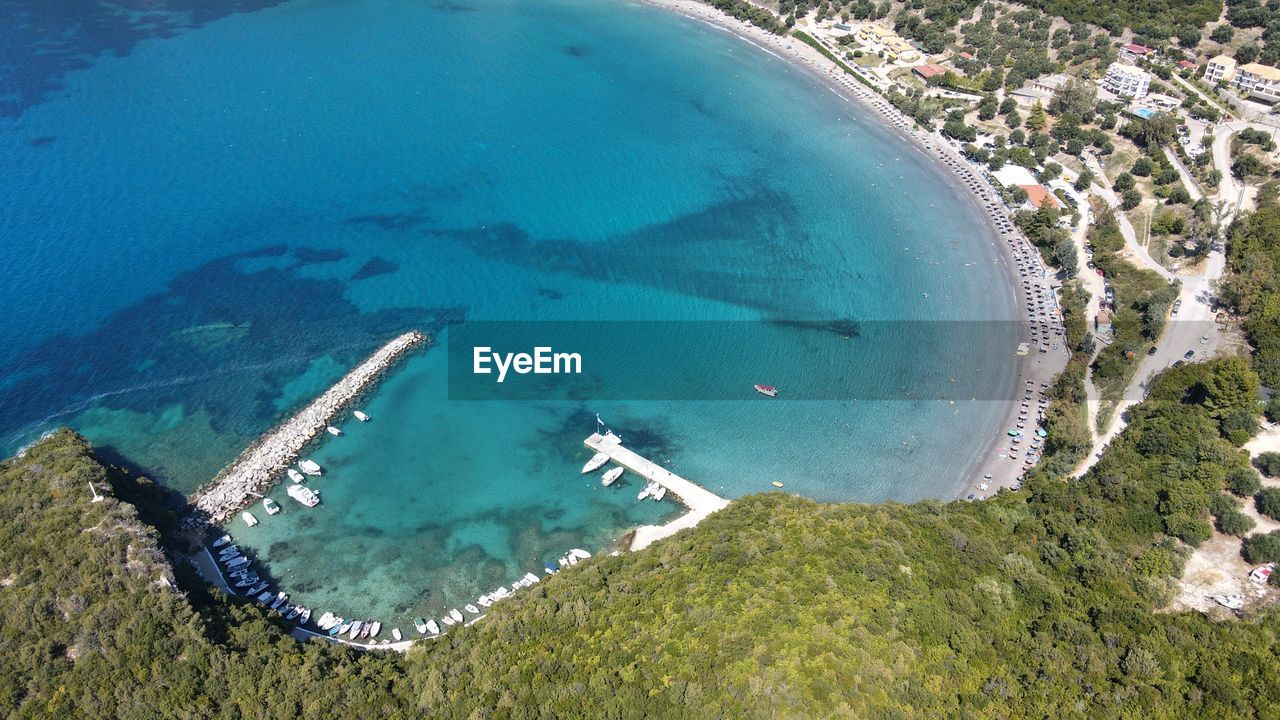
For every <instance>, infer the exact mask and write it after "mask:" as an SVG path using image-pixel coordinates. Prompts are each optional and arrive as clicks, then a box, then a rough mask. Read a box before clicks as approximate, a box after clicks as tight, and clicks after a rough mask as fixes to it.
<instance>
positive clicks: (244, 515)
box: [240, 510, 258, 527]
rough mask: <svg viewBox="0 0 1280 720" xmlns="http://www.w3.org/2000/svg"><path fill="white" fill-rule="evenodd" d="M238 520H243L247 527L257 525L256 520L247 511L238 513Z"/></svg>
mask: <svg viewBox="0 0 1280 720" xmlns="http://www.w3.org/2000/svg"><path fill="white" fill-rule="evenodd" d="M240 519H241V520H243V521H244V524H245V525H248V526H249V527H253V526H254V525H257V524H258V518H256V517H254V516H253V513H251V512H249V511H248V510H245V511H244V512H242V513H240Z"/></svg>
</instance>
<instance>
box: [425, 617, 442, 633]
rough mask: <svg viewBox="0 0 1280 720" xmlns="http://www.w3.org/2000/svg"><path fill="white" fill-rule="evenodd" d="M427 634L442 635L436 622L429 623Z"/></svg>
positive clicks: (429, 621) (430, 621)
mask: <svg viewBox="0 0 1280 720" xmlns="http://www.w3.org/2000/svg"><path fill="white" fill-rule="evenodd" d="M427 632H429V633H431V634H432V635H439V634H440V626H439V625H438V624H436V621H435V620H428V621H427Z"/></svg>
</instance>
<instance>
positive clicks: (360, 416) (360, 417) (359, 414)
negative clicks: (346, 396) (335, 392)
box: [351, 410, 369, 422]
mask: <svg viewBox="0 0 1280 720" xmlns="http://www.w3.org/2000/svg"><path fill="white" fill-rule="evenodd" d="M351 414H352V415H355V416H356V419H357V420H359V421H360V422H369V416H368V415H365V414H364V413H362V412H360V411H359V410H356V411H355V412H353V413H351Z"/></svg>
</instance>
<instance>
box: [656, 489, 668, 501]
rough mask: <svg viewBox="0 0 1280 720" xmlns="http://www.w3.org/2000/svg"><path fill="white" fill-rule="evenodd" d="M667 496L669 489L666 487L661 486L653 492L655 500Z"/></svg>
mask: <svg viewBox="0 0 1280 720" xmlns="http://www.w3.org/2000/svg"><path fill="white" fill-rule="evenodd" d="M666 496H667V489H666V488H665V487H660V488H658V489H657V490H655V491H654V492H653V499H654V500H661V499H662V498H664V497H666Z"/></svg>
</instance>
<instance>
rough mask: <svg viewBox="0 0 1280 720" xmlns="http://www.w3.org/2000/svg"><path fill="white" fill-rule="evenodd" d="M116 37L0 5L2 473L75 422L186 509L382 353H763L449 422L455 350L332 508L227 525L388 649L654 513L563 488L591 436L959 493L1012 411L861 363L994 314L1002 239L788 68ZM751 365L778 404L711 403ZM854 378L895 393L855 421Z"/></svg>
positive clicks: (588, 28) (645, 32) (263, 30)
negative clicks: (412, 344) (634, 347)
mask: <svg viewBox="0 0 1280 720" xmlns="http://www.w3.org/2000/svg"><path fill="white" fill-rule="evenodd" d="M129 8H130V5H129V3H126V4H125V5H123V6H112V8H104V7H101V6H94V7H93V8H81V9H78V10H68V9H66V8H56V9H38V10H31V9H29V8H17V7H16V6H12V5H0V13H4V14H8V15H9V16H10V17H8V18H3V19H6V20H13V22H4V23H0V48H3V49H0V53H2V55H0V67H3V68H5V69H4V70H0V73H4V74H3V75H0V80H2V81H3V84H0V158H2V159H3V163H2V164H0V186H2V187H4V189H5V192H4V193H2V194H0V237H3V238H4V240H3V242H0V262H2V263H3V267H4V268H5V271H6V279H7V282H5V283H3V284H0V307H3V308H4V309H5V312H4V313H3V315H0V329H2V330H3V331H4V333H5V336H6V338H8V339H9V341H8V342H6V343H4V344H2V345H0V368H2V370H0V444H2V445H3V449H4V450H6V451H11V450H13V449H16V448H17V447H20V446H21V445H22V444H23V443H25V442H29V441H30V440H32V439H34V438H35V437H37V436H38V435H39V434H40V433H41V432H43V431H45V430H47V429H49V428H51V427H55V426H58V425H63V424H70V425H72V426H73V427H76V428H77V429H79V430H80V431H82V432H84V433H85V434H86V435H88V436H89V437H90V439H92V440H93V441H94V442H95V443H97V444H98V445H99V446H101V447H103V448H105V450H106V451H107V452H108V453H109V454H118V455H120V456H122V457H124V458H127V459H128V460H129V461H131V462H133V463H135V464H137V465H138V466H140V467H141V468H142V469H143V470H144V471H146V472H147V473H148V474H150V475H152V476H153V477H156V478H158V479H160V480H162V481H163V482H164V483H165V484H166V485H168V486H169V487H171V488H173V489H175V490H176V491H178V492H181V493H189V492H191V491H193V490H194V489H195V488H196V487H198V486H199V485H200V484H201V483H202V482H204V481H205V480H207V479H208V478H209V477H211V476H212V475H213V474H214V473H216V472H217V470H218V469H219V468H220V467H222V466H223V465H224V464H225V463H226V462H228V461H229V460H230V459H232V458H233V457H234V456H235V455H236V453H237V452H238V451H239V450H240V449H241V448H243V447H244V446H245V445H247V444H248V443H249V442H251V440H252V439H253V438H254V437H256V436H257V435H258V434H260V433H261V432H263V431H265V430H266V429H268V428H270V427H271V426H272V425H273V424H275V423H276V422H279V421H280V420H281V419H283V418H284V417H286V416H287V415H288V413H289V412H290V411H292V410H294V409H296V408H297V407H298V406H300V405H301V404H302V403H304V402H306V401H307V400H309V399H310V398H312V397H314V395H316V394H317V393H319V392H321V391H322V390H323V389H324V388H325V387H327V385H328V384H329V383H331V382H332V381H333V380H334V379H336V378H337V377H339V376H340V375H341V374H342V373H343V372H345V371H346V370H347V369H348V368H350V367H351V366H352V365H353V364H354V363H355V362H357V361H358V360H359V359H360V358H361V357H363V356H364V355H365V354H367V353H368V352H370V351H372V350H373V349H374V348H376V347H377V346H378V345H379V344H380V343H382V342H384V341H385V340H387V339H389V338H390V337H392V336H394V335H396V334H398V333H399V332H402V331H404V330H405V329H407V328H411V327H417V328H421V329H425V330H427V331H429V332H432V333H437V334H439V335H440V340H441V343H442V344H444V343H447V342H448V338H449V335H450V334H449V332H448V331H446V330H445V326H446V324H447V323H448V322H451V321H461V320H470V321H477V320H492V321H528V320H542V321H557V320H617V321H631V320H635V321H639V320H644V321H653V320H690V321H739V322H756V323H761V328H762V329H761V332H760V333H758V334H757V335H755V336H753V340H752V342H751V343H750V347H745V346H742V345H739V346H734V344H733V343H732V342H727V341H722V342H712V341H711V340H708V344H707V346H706V347H688V346H687V344H686V345H682V346H681V347H679V348H660V347H655V348H654V351H653V352H649V353H637V354H636V356H635V357H634V358H624V359H622V360H621V361H618V362H616V363H615V364H616V365H617V366H616V367H613V366H611V367H610V368H609V373H610V374H612V375H614V376H617V377H628V376H634V375H637V374H639V373H641V372H646V373H654V372H655V371H658V372H666V373H669V374H670V375H671V376H672V377H679V378H687V377H692V376H699V377H701V376H706V377H708V378H711V379H712V380H709V382H716V383H721V382H723V383H725V386H726V387H741V388H742V390H743V393H742V398H741V399H740V400H723V399H700V400H696V401H695V400H682V399H679V398H675V399H672V398H670V397H666V396H662V397H661V399H654V398H646V397H633V396H629V397H627V398H626V399H621V400H619V399H610V400H606V399H601V398H599V397H596V398H594V399H593V397H592V396H591V394H590V393H585V394H582V395H579V396H575V397H576V399H575V400H564V399H557V400H545V401H537V400H519V401H477V400H462V399H458V398H456V397H454V398H453V399H451V396H450V393H449V386H448V382H447V379H448V368H447V365H448V354H447V353H446V352H445V349H444V347H443V346H438V347H435V348H432V349H430V350H427V351H425V352H422V353H418V354H415V355H413V356H412V357H411V358H410V359H409V360H408V361H407V362H406V363H405V364H404V365H403V366H402V367H401V368H400V369H398V370H397V371H396V372H395V373H394V374H393V375H392V376H391V377H390V378H389V379H388V380H387V381H386V382H385V383H383V384H382V385H381V386H379V388H378V389H377V390H376V391H375V392H374V393H373V394H372V395H371V396H370V397H369V398H367V400H366V401H365V402H364V403H363V404H362V407H364V408H365V409H366V410H367V411H368V412H370V414H372V415H373V416H374V421H373V422H370V423H367V424H357V423H352V422H343V423H342V424H343V427H344V428H345V429H346V430H347V434H346V436H344V437H342V438H337V439H330V440H327V441H325V442H322V443H320V444H318V446H317V447H316V448H315V449H314V451H313V452H312V453H311V456H312V457H314V458H315V459H317V460H318V461H319V462H320V463H321V464H322V465H324V466H325V467H326V469H327V473H326V475H325V476H324V477H323V478H322V479H320V480H318V481H316V482H315V485H316V487H317V488H318V489H319V490H320V491H321V493H322V495H323V497H324V503H323V505H322V506H321V507H319V508H316V509H314V510H304V509H302V508H301V507H300V506H297V505H295V504H293V503H292V501H290V500H288V499H287V498H286V497H285V496H284V493H283V489H282V488H281V489H280V490H278V491H276V492H275V493H274V496H275V497H276V499H277V500H279V501H280V502H281V503H282V504H283V505H284V507H285V512H284V513H282V514H281V515H278V516H275V517H271V518H267V517H266V514H265V513H263V512H257V513H256V514H257V515H258V516H259V518H260V519H263V520H264V522H263V523H262V525H260V526H259V527H258V528H255V529H254V530H248V529H245V528H244V527H243V526H242V525H241V524H240V523H239V522H238V521H237V522H236V523H234V524H233V525H232V528H233V531H234V533H235V534H236V535H237V537H238V538H239V539H240V542H241V544H242V545H248V546H251V547H252V548H253V549H254V550H255V551H256V552H257V553H258V555H259V556H260V557H262V558H263V559H264V560H265V561H266V562H267V564H268V565H269V566H270V568H271V571H272V573H273V575H274V576H275V577H276V578H277V579H278V580H279V581H280V583H281V585H282V587H284V588H285V589H286V590H288V591H290V592H292V593H293V594H294V595H295V596H296V597H297V598H298V599H299V600H301V601H303V602H305V603H307V604H310V605H313V606H318V607H321V608H324V609H334V610H336V611H339V612H340V613H341V614H346V615H353V614H354V615H373V616H378V617H383V618H385V619H392V620H395V619H402V618H406V617H410V616H412V615H414V614H418V613H423V614H431V615H437V614H439V611H440V610H441V609H442V608H446V607H452V606H454V605H457V604H460V603H462V602H465V601H466V599H467V598H470V597H474V595H475V594H476V592H478V591H479V590H485V589H490V588H492V587H493V586H495V585H497V584H499V583H502V582H507V583H509V582H510V581H511V580H512V579H514V578H515V577H517V576H518V575H519V574H522V573H523V572H524V571H526V570H534V569H537V568H538V567H540V566H541V564H542V563H543V562H544V561H546V560H548V559H554V557H556V556H558V555H560V554H562V553H563V552H564V551H565V550H566V549H568V548H570V547H575V546H580V547H586V548H588V549H590V550H592V551H597V550H600V549H607V548H608V546H609V544H610V543H611V542H612V541H613V540H615V539H616V538H618V537H619V536H620V535H621V534H622V533H623V532H625V530H626V529H628V528H630V527H633V526H635V525H636V524H640V523H646V522H657V521H662V520H664V519H666V518H668V517H671V516H673V515H674V514H675V513H676V512H677V510H676V508H675V506H673V505H672V504H671V503H670V502H667V503H665V504H663V505H660V504H656V503H652V502H646V503H643V504H637V503H636V502H635V500H634V497H635V490H636V489H637V487H636V484H635V483H634V481H632V482H630V483H628V484H626V485H624V486H623V487H615V488H612V489H604V488H601V487H600V486H599V484H598V481H597V480H596V479H594V478H591V477H583V476H581V475H580V474H579V472H578V469H579V468H580V466H581V464H582V462H583V461H584V460H585V459H586V457H587V455H588V454H589V453H587V451H586V450H585V449H584V448H583V447H582V439H583V438H585V437H586V435H587V434H589V433H590V432H592V431H593V430H594V429H595V425H596V423H595V415H596V414H597V413H599V414H600V415H601V416H602V417H603V418H604V419H605V420H606V421H607V422H608V423H609V425H610V426H611V427H613V428H615V429H616V430H617V431H618V432H619V433H621V434H622V435H623V436H624V438H626V440H627V442H628V444H629V445H631V446H633V447H635V448H636V449H637V450H639V451H641V452H642V453H644V454H646V455H647V456H649V457H651V458H653V459H655V460H659V461H661V462H664V463H667V464H668V465H669V466H670V467H672V468H673V469H674V470H675V471H677V472H679V473H680V474H682V475H683V476H685V477H687V478H689V479H691V480H694V481H696V482H699V483H701V484H703V485H705V486H707V487H709V488H711V489H713V490H715V491H716V492H719V493H721V494H723V495H725V496H727V497H736V496H740V495H743V494H747V493H752V492H759V491H764V490H768V489H771V486H770V485H769V483H770V482H771V481H773V480H782V481H785V483H786V489H787V491H789V492H797V493H800V494H804V495H807V496H810V497H814V498H817V499H820V500H866V501H875V500H883V499H889V498H893V499H901V500H912V499H918V498H922V497H929V496H950V495H952V494H954V493H955V492H956V491H957V490H958V488H959V487H960V485H962V484H963V483H964V482H965V481H966V480H969V479H971V478H967V477H965V473H966V471H967V468H968V466H969V464H970V463H971V461H972V460H973V459H974V458H975V457H976V453H978V452H979V451H980V450H981V449H982V448H983V446H984V445H985V444H986V442H987V439H988V438H989V437H990V436H991V433H992V432H994V423H995V422H997V421H998V420H997V413H998V412H999V411H1000V410H1001V409H1002V408H1001V406H1000V404H999V403H996V402H990V401H977V402H972V401H967V400H966V398H967V397H970V396H971V394H967V393H966V390H969V389H971V388H973V387H975V386H978V385H985V386H988V387H997V386H999V387H1003V386H1005V385H1008V384H1009V383H1011V381H1012V372H1013V368H1012V364H1011V352H1010V351H1011V349H1012V343H1013V342H1014V329H1013V328H1012V327H1004V326H983V328H984V329H983V330H981V331H978V332H975V333H973V334H972V336H965V335H964V334H954V333H951V334H944V335H943V336H942V337H941V338H939V339H937V340H936V341H930V342H923V341H921V342H916V343H915V344H908V343H895V342H884V343H881V342H879V341H878V340H876V338H877V334H876V332H873V331H871V330H870V329H871V328H873V327H877V326H875V325H874V323H875V322H876V321H913V320H925V319H928V320H957V321H959V320H979V321H985V320H1007V319H1012V318H1013V315H1014V312H1013V309H1012V293H1011V292H1010V291H1009V289H1008V285H1007V281H1006V279H1005V278H1006V276H1005V274H1004V270H1003V265H1001V264H1000V261H999V260H998V258H997V255H996V251H995V246H994V244H993V239H992V238H991V236H990V235H989V233H988V232H987V231H986V230H985V229H984V227H983V226H982V224H981V218H980V215H979V212H978V210H977V209H976V208H975V207H973V206H972V204H971V203H970V201H969V200H968V199H967V198H965V197H964V196H963V195H962V194H961V193H960V191H959V189H958V188H957V187H954V185H955V182H954V180H953V179H952V178H950V177H949V176H946V175H944V174H942V173H941V172H940V171H938V170H937V169H936V168H935V167H934V166H933V165H931V164H930V163H929V162H928V161H927V159H926V158H925V157H924V156H922V155H921V154H920V153H918V152H917V151H916V150H914V149H913V148H911V147H909V146H908V145H906V144H905V143H903V142H902V141H901V140H900V139H898V138H896V137H895V136H893V135H891V134H889V133H888V132H887V131H885V130H884V129H882V128H881V127H880V126H878V125H877V124H876V123H875V122H874V120H872V119H870V118H869V117H868V114H867V113H866V112H864V111H862V110H861V109H859V108H857V107H855V106H853V105H850V104H848V103H846V102H845V101H843V100H841V99H839V98H837V97H836V96H834V95H833V94H832V93H831V92H829V91H828V90H827V89H825V88H824V87H823V86H822V85H820V84H819V83H818V82H817V81H816V80H815V79H813V78H812V77H810V76H809V75H807V74H806V72H804V71H802V70H800V69H798V68H795V67H792V66H790V65H788V64H787V63H784V62H782V61H780V60H779V59H777V58H775V57H773V56H771V55H769V54H766V53H763V52H760V51H759V50H758V49H756V48H753V47H751V46H750V45H747V44H746V43H744V42H742V41H740V40H738V39H736V38H733V37H731V36H728V35H727V34H725V33H722V32H719V31H716V30H713V29H710V28H708V27H706V26H703V25H700V24H698V23H694V22H691V21H688V20H686V19H683V18H679V17H676V16H673V15H669V14H666V13H663V12H660V11H657V10H655V9H652V8H649V7H647V6H643V5H638V4H627V3H621V2H594V1H589V0H547V1H545V2H503V1H501V0H494V1H492V2H479V1H477V2H465V3H464V2H453V3H447V4H432V3H423V2H410V1H405V0H325V1H320V0H290V1H288V2H261V3H252V2H243V3H238V4H235V3H233V4H229V5H225V6H220V9H219V10H216V11H215V10H211V9H209V8H207V7H203V6H195V5H194V4H188V3H178V2H170V3H163V2H162V3H153V2H148V3H145V4H142V3H140V4H139V8H138V9H137V10H136V11H134V10H130V9H129ZM67 13H70V14H69V15H68V14H67ZM55 40H56V41H55ZM777 321H785V322H777ZM795 321H798V322H795ZM850 323H858V324H861V326H862V327H863V328H866V329H867V332H865V333H862V334H859V333H856V332H854V333H850V332H846V330H847V329H848V328H849V327H850ZM846 335H852V336H851V337H848V338H846V337H845V336H846ZM721 340H723V339H721ZM657 344H658V343H655V345H657ZM851 348H856V353H855V351H854V350H851ZM747 352H750V353H755V354H756V355H758V356H761V357H766V358H768V360H769V367H771V368H772V367H780V368H786V367H788V366H794V367H796V368H803V369H804V371H803V373H801V372H800V371H799V370H797V374H796V375H795V376H794V377H782V378H777V377H745V376H743V377H741V378H739V377H737V376H734V377H731V378H726V377H724V376H723V375H722V374H720V373H718V371H723V370H724V368H727V367H737V364H736V363H734V362H732V361H731V360H733V359H734V358H737V357H739V356H740V355H742V354H743V353H747ZM851 353H854V355H851ZM855 356H856V364H851V361H850V358H851V357H855ZM815 367H818V368H823V367H830V368H832V372H830V373H815V372H814V371H813V368H815ZM725 372H727V371H725ZM851 373H853V374H856V373H865V374H869V375H875V376H891V377H893V378H895V379H899V378H900V379H901V385H902V394H901V397H900V398H885V397H877V398H874V399H867V398H862V399H859V398H853V397H849V395H848V394H847V393H845V392H842V390H843V389H844V388H845V387H846V386H847V385H848V383H849V382H850V374H851ZM930 374H933V375H944V376H945V375H952V376H954V375H956V374H959V377H957V378H955V379H956V383H955V384H956V387H957V391H956V392H955V394H954V399H955V400H957V402H955V403H954V404H953V403H952V402H950V399H938V397H937V396H933V395H920V394H919V393H918V392H915V391H916V390H918V388H919V387H920V385H919V384H918V383H924V377H925V376H926V375H930ZM755 382H768V383H773V384H777V385H779V386H781V387H782V389H783V392H784V398H786V397H787V395H786V393H787V392H788V388H791V389H792V390H794V391H796V392H801V391H803V392H802V393H801V395H802V396H803V397H806V398H810V399H806V400H804V401H786V400H785V399H783V400H779V401H763V400H762V399H761V398H759V397H758V396H755V395H754V393H752V392H751V391H750V385H751V383H755ZM973 394H977V393H973ZM711 396H712V397H717V398H718V397H721V395H719V394H715V393H712V395H711ZM824 398H825V399H824Z"/></svg>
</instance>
